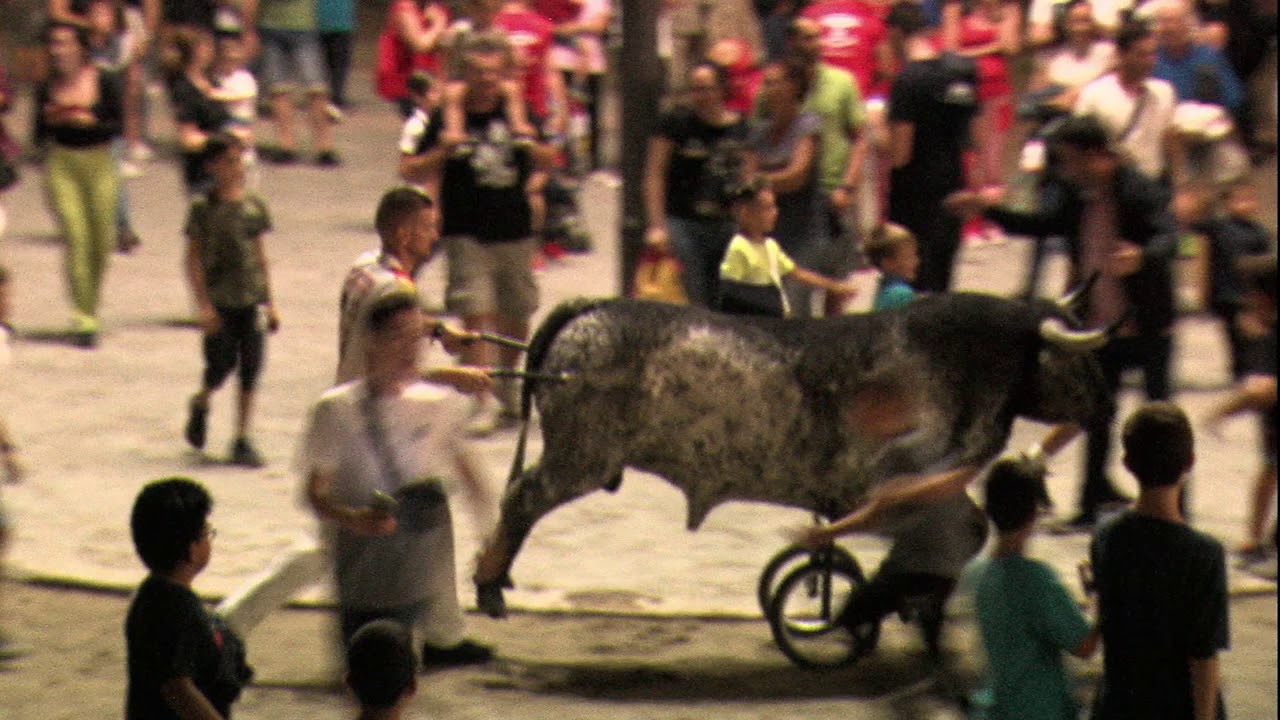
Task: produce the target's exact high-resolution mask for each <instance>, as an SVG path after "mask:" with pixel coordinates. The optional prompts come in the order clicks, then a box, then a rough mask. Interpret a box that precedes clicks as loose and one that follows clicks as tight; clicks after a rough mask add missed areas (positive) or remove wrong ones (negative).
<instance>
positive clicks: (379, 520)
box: [346, 505, 399, 536]
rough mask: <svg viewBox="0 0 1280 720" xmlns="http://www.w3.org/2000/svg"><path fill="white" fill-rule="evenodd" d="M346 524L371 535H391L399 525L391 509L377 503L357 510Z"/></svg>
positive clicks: (360, 532) (356, 530) (355, 531)
mask: <svg viewBox="0 0 1280 720" xmlns="http://www.w3.org/2000/svg"><path fill="white" fill-rule="evenodd" d="M346 525H347V528H348V529H350V530H351V531H352V532H354V533H357V534H359V535H370V536H385V535H391V534H392V533H394V532H395V531H396V528H398V527H399V523H397V522H396V518H395V515H393V514H392V513H391V511H389V510H387V509H386V508H385V507H379V506H375V505H370V506H368V507H362V508H359V509H357V510H355V512H353V513H352V514H351V517H350V519H349V520H348V521H347V523H346Z"/></svg>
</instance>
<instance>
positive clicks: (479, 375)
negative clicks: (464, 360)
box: [429, 366, 494, 395]
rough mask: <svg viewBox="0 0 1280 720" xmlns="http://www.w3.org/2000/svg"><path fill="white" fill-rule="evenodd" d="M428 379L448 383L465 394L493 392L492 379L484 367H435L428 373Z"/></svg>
mask: <svg viewBox="0 0 1280 720" xmlns="http://www.w3.org/2000/svg"><path fill="white" fill-rule="evenodd" d="M429 379H430V380H432V381H433V382H438V383H442V384H444V385H449V386H451V387H452V388H453V389H455V390H457V391H458V392H460V393H465V394H467V395H483V394H486V393H490V392H493V385H494V380H493V377H492V376H490V375H489V372H488V371H487V370H486V369H485V368H478V367H470V366H462V367H444V368H437V369H436V370H433V371H432V372H431V373H430V375H429Z"/></svg>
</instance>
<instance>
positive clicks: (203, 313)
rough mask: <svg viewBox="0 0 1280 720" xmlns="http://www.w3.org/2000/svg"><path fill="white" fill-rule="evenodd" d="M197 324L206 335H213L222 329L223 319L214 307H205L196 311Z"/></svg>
mask: <svg viewBox="0 0 1280 720" xmlns="http://www.w3.org/2000/svg"><path fill="white" fill-rule="evenodd" d="M196 322H197V323H199V324H200V331H201V332H203V333H204V334H205V335H213V334H214V333H216V332H218V331H219V330H221V329H222V318H220V317H218V313H217V311H215V310H214V309H213V306H212V305H205V306H203V307H201V308H200V309H199V310H197V311H196Z"/></svg>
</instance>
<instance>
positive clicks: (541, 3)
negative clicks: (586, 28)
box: [533, 0, 582, 25]
mask: <svg viewBox="0 0 1280 720" xmlns="http://www.w3.org/2000/svg"><path fill="white" fill-rule="evenodd" d="M533 9H534V10H536V11H538V14H539V15H541V16H542V17H544V18H546V19H548V20H550V21H551V22H553V23H555V24H556V25H560V24H562V23H567V22H570V21H572V20H576V19H577V17H578V13H580V12H582V2H581V0H578V2H574V0H534V3H533Z"/></svg>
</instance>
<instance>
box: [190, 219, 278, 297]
mask: <svg viewBox="0 0 1280 720" xmlns="http://www.w3.org/2000/svg"><path fill="white" fill-rule="evenodd" d="M269 230H271V216H270V214H269V213H268V212H267V206H266V204H265V203H264V202H263V201H262V198H260V197H258V196H257V195H252V194H246V195H245V196H244V198H243V199H241V200H237V201H231V202H225V201H218V200H215V199H213V198H212V195H211V194H210V195H201V196H198V197H197V198H196V199H195V200H193V201H192V202H191V209H190V210H189V211H188V213H187V226H186V231H185V232H186V235H187V237H188V238H190V239H191V241H192V242H194V243H195V244H196V246H197V250H198V252H199V257H200V266H201V267H202V268H203V269H204V282H205V288H206V289H207V291H208V294H209V302H210V303H212V304H213V306H214V307H220V308H246V307H250V306H253V305H258V304H261V303H265V302H266V301H267V276H266V268H264V267H263V266H262V263H261V262H260V256H259V254H258V242H259V237H260V236H261V235H262V234H263V233H265V232H267V231H269Z"/></svg>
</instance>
